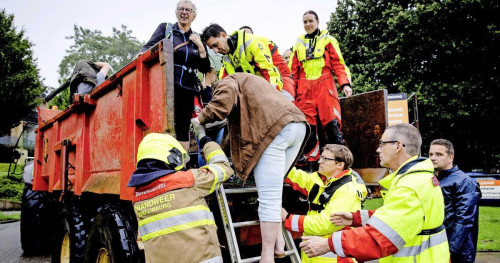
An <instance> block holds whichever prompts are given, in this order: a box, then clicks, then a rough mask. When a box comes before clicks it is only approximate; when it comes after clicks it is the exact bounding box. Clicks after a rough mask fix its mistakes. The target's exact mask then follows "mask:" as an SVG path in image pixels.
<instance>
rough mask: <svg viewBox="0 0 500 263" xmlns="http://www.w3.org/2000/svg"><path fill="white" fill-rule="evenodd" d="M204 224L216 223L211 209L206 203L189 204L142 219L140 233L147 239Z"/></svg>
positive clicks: (143, 238) (144, 239)
mask: <svg viewBox="0 0 500 263" xmlns="http://www.w3.org/2000/svg"><path fill="white" fill-rule="evenodd" d="M202 225H215V221H214V217H213V214H212V212H210V209H208V207H206V206H204V205H197V206H189V207H184V208H180V209H176V210H172V211H167V212H164V213H161V214H157V215H154V216H151V217H148V218H145V219H142V220H140V221H139V233H140V235H141V238H142V240H143V241H146V240H149V239H151V238H155V237H158V236H162V235H167V234H170V233H174V232H177V231H181V230H186V229H189V228H194V227H197V226H202Z"/></svg>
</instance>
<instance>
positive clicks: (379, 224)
mask: <svg viewBox="0 0 500 263" xmlns="http://www.w3.org/2000/svg"><path fill="white" fill-rule="evenodd" d="M367 224H370V225H371V226H372V227H374V228H375V229H377V230H378V231H379V232H380V233H382V234H383V235H384V236H386V237H387V238H388V239H389V240H390V241H391V242H392V244H394V246H396V247H397V248H398V249H401V248H402V247H403V246H404V245H405V244H406V242H405V241H404V240H403V238H402V237H401V236H400V235H399V234H398V232H396V231H394V229H392V227H390V226H389V225H388V224H386V223H385V222H384V221H382V220H380V219H379V218H377V217H376V216H375V215H373V216H372V217H370V219H369V220H368V223H367Z"/></svg>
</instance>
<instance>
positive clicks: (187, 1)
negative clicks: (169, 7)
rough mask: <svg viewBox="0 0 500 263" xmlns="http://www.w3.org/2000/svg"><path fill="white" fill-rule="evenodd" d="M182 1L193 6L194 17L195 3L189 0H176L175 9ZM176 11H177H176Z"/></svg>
mask: <svg viewBox="0 0 500 263" xmlns="http://www.w3.org/2000/svg"><path fill="white" fill-rule="evenodd" d="M182 3H188V4H191V5H192V6H193V13H194V17H196V10H197V9H196V5H195V4H194V3H193V2H192V1H191V0H180V1H179V2H177V6H176V9H177V8H179V6H180V5H181V4H182ZM176 12H177V11H176Z"/></svg>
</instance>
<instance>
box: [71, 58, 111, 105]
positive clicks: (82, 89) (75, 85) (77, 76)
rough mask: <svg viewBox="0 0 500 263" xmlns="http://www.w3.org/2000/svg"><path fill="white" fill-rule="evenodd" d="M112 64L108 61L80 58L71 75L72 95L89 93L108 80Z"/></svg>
mask: <svg viewBox="0 0 500 263" xmlns="http://www.w3.org/2000/svg"><path fill="white" fill-rule="evenodd" d="M109 68H110V65H109V63H106V62H92V61H90V60H80V61H78V62H77V63H76V65H75V69H74V70H73V73H72V74H71V77H70V96H71V97H73V94H75V93H78V94H88V93H90V92H91V91H92V90H93V89H94V88H95V87H96V86H98V85H99V84H101V83H102V82H104V80H106V76H107V75H108V71H109Z"/></svg>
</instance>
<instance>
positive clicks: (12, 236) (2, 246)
mask: <svg viewBox="0 0 500 263" xmlns="http://www.w3.org/2000/svg"><path fill="white" fill-rule="evenodd" d="M0 237H1V242H0V262H2V263H34V262H36V263H50V257H49V256H38V257H25V256H23V250H22V249H21V240H20V239H21V237H20V234H19V222H14V223H6V224H0ZM374 262H377V261H376V260H373V261H370V263H374ZM498 262H500V252H488V253H486V252H483V253H478V254H477V258H476V263H498Z"/></svg>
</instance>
